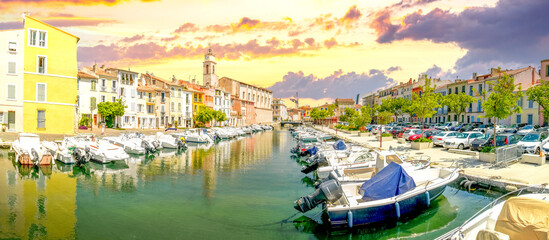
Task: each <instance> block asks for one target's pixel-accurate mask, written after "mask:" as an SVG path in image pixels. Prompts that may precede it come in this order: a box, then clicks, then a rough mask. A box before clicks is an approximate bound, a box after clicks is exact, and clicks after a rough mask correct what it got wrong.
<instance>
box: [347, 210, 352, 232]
mask: <svg viewBox="0 0 549 240" xmlns="http://www.w3.org/2000/svg"><path fill="white" fill-rule="evenodd" d="M347 226H349V228H353V212H351V210H349V211H347Z"/></svg>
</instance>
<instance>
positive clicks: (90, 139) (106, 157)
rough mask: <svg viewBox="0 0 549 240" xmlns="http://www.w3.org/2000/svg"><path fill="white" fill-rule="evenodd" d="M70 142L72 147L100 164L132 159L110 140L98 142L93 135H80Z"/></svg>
mask: <svg viewBox="0 0 549 240" xmlns="http://www.w3.org/2000/svg"><path fill="white" fill-rule="evenodd" d="M70 141H71V144H72V145H74V146H76V147H78V148H80V149H84V150H85V152H86V153H88V154H90V158H91V159H92V160H95V161H97V162H100V163H109V162H112V161H120V160H124V159H127V158H129V157H130V156H129V155H128V154H127V153H126V152H125V151H124V149H123V148H122V147H121V146H118V145H115V144H112V143H110V142H109V141H108V140H96V138H95V136H93V135H78V136H76V137H74V138H73V139H71V140H70Z"/></svg>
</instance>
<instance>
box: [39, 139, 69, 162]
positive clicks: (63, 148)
mask: <svg viewBox="0 0 549 240" xmlns="http://www.w3.org/2000/svg"><path fill="white" fill-rule="evenodd" d="M65 140H66V138H65V139H63V142H61V143H60V144H59V143H56V142H52V141H42V146H44V147H45V148H46V149H47V150H48V151H49V152H50V153H51V154H52V156H53V157H54V159H55V160H57V161H60V162H62V163H64V164H74V163H76V159H75V158H74V156H73V150H74V147H69V146H67V141H65Z"/></svg>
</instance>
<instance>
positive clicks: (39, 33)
mask: <svg viewBox="0 0 549 240" xmlns="http://www.w3.org/2000/svg"><path fill="white" fill-rule="evenodd" d="M47 38H48V32H47V31H43V30H36V29H29V45H30V46H34V47H43V48H45V47H47V46H48V44H47ZM37 44H38V45H37Z"/></svg>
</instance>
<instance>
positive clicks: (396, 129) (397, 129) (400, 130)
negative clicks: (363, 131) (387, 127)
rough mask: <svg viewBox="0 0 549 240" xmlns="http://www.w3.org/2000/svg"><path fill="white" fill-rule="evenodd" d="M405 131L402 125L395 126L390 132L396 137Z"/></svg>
mask: <svg viewBox="0 0 549 240" xmlns="http://www.w3.org/2000/svg"><path fill="white" fill-rule="evenodd" d="M401 132H404V130H403V128H402V127H393V128H392V129H391V131H389V133H390V134H391V135H393V137H394V138H398V134H399V133H401Z"/></svg>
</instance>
